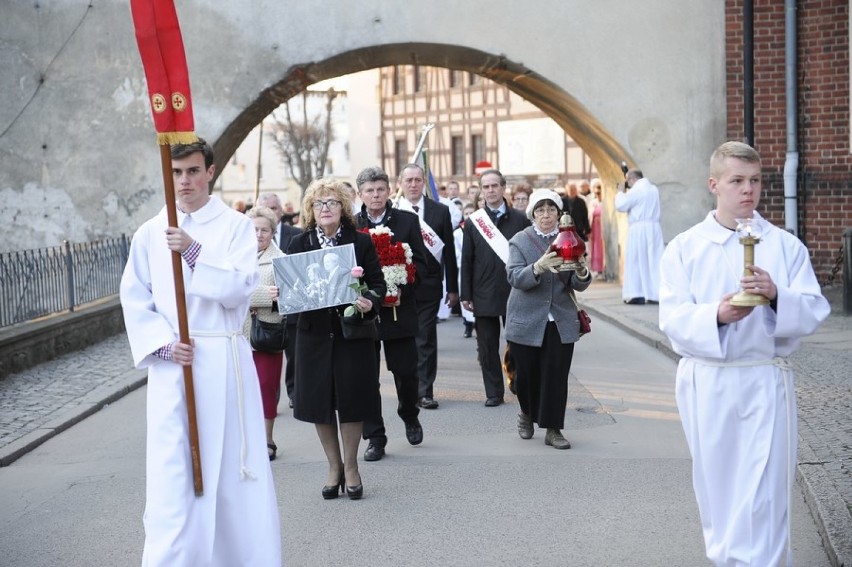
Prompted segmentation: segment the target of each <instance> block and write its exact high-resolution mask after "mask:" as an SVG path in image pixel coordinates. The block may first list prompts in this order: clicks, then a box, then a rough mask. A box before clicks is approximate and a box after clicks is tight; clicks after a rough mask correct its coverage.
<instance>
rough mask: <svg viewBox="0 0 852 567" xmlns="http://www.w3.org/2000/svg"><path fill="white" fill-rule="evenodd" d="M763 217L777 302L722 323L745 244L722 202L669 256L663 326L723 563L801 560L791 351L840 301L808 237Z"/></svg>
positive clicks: (710, 544) (704, 516)
mask: <svg viewBox="0 0 852 567" xmlns="http://www.w3.org/2000/svg"><path fill="white" fill-rule="evenodd" d="M754 217H755V218H756V219H758V222H759V223H760V226H761V227H763V230H764V234H763V237H762V239H761V241H760V243H758V244H757V246H756V247H755V265H756V266H758V267H760V268H763V269H764V270H766V271H767V272H769V274H770V275H771V277H772V280H773V282H774V283H775V285H776V287H777V288H778V296H777V312H776V311H773V309H772V308H771V307H770V306H761V307H756V308H755V309H754V310H753V311H752V313H751V314H749V315H748V316H747V317H746V318H744V319H743V320H741V321H739V322H738V323H732V324H728V325H723V326H721V327H719V326H717V324H716V315H717V311H718V308H719V303H720V299H721V297H722V296H723V295H724V294H726V293H730V292H733V291H738V290H739V281H740V279H741V277H742V272H743V246H742V245H741V244H740V243H739V238H738V236H737V234H736V233H735V232H733V231H731V230H729V229H727V228H725V227H723V226H722V225H720V224H719V223H718V222H716V220H715V217H714V216H713V213H712V212H711V213H710V214H709V215H708V216H707V218H706V219H705V220H704V221H702V222H701V223H699V224H697V225H695V226H694V227H692V228H691V229H689V230H687V231H686V232H684V233H682V234H680V235H678V236H677V237H676V238H675V239H674V240H672V241H671V242H670V243H669V245H668V247H666V250H665V253H664V255H663V260H662V274H661V278H662V283H661V286H660V329H661V330H662V331H663V332H664V333H665V334H666V335H667V336H668V337H669V339H670V340H671V342H672V346H673V348H674V350H675V351H676V352H677V353H678V354H680V355H682V356H683V358H682V359H681V360H680V362H679V364H678V371H677V383H676V397H677V405H678V410H679V411H680V415H681V420H682V423H683V429H684V432H685V434H686V439H687V443H688V445H689V449H690V453H691V454H692V461H693V463H692V468H693V487H694V489H695V495H696V499H697V500H698V509H699V512H700V514H701V523H702V528H703V532H704V542H705V546H706V551H707V557H708V558H710V560H711V561H713V562H714V563H715V564H716V565H725V566H734V565H736V566H744V565H750V566H767V565H773V566H777V565H785V564H786V565H792V558H791V557H790V554H789V553H788V552H789V547H788V541H789V539H788V538H789V502H790V488H791V483H792V479H793V478H794V476H793V475H794V474H795V466H796V439H797V437H796V413H795V412H796V410H795V407H796V406H795V390H794V386H793V376H792V371H791V370H790V369H789V368H785V367H784V360H783V359H784V357H786V356H788V355H790V354H791V353H793V352H794V351H795V350H796V349H797V348H798V345H799V341H800V339H801V337H803V336H806V335H809V334H811V333H813V332H814V331H815V330H816V328H817V327H818V326H819V324H820V323H821V322H822V321H823V320H824V319H825V318H826V317H827V316H828V314H829V312H830V306H829V304H828V302H827V301H826V300H825V298H824V297H823V296H822V293H821V291H820V286H819V283H818V282H817V279H816V276H815V275H814V272H813V268H812V267H811V262H810V258H809V256H808V251H807V249H806V248H805V247H804V245H803V244H802V243H801V242H800V241H799V240H798V239H797V238H796V237H795V236H793V235H791V234H789V233H787V232H786V231H783V230H781V229H779V228H777V227H775V226H773V225H771V224H770V223H768V222H766V221H765V220H764V219H762V217H760V215H759V214H757V213H755V214H754ZM773 360H774V363H773V362H772V361H773ZM720 364H727V365H729V366H719V365H720ZM734 364H736V365H737V366H733V365H734Z"/></svg>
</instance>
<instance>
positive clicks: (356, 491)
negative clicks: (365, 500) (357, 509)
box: [346, 484, 364, 500]
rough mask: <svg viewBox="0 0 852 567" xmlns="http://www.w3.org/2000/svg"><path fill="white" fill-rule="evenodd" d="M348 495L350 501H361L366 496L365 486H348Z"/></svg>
mask: <svg viewBox="0 0 852 567" xmlns="http://www.w3.org/2000/svg"><path fill="white" fill-rule="evenodd" d="M346 495H347V496H348V497H349V500H360V499H361V497H362V496H364V485H363V484H358V485H356V486H349V485H347V486H346Z"/></svg>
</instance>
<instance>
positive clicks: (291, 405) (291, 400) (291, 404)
mask: <svg viewBox="0 0 852 567" xmlns="http://www.w3.org/2000/svg"><path fill="white" fill-rule="evenodd" d="M290 409H293V398H290Z"/></svg>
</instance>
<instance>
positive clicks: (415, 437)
mask: <svg viewBox="0 0 852 567" xmlns="http://www.w3.org/2000/svg"><path fill="white" fill-rule="evenodd" d="M405 438H406V439H408V442H409V443H411V444H412V445H420V444H421V443H423V426H422V425H420V420H418V419H417V418H416V417H415V418H414V419H413V420H411V421H409V422H407V423H406V424H405ZM368 449H369V448H368ZM366 458H367V457H366V454H365V455H364V459H365V460H366Z"/></svg>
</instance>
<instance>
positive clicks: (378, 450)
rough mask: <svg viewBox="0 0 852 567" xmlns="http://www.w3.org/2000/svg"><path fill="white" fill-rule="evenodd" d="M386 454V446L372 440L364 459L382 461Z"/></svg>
mask: <svg viewBox="0 0 852 567" xmlns="http://www.w3.org/2000/svg"><path fill="white" fill-rule="evenodd" d="M407 431H408V428H406V433H407ZM420 433H421V436H420V437H421V439H420V440H421V441H422V440H423V435H422V433H423V432H422V431H421V432H420ZM384 456H385V448H384V447H382V446H381V445H378V444H376V443H373V442H372V441H370V444H369V445H367V450H366V451H364V460H365V461H380V460H382V457H384ZM347 488H348V487H347ZM350 498H351V497H350Z"/></svg>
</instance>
